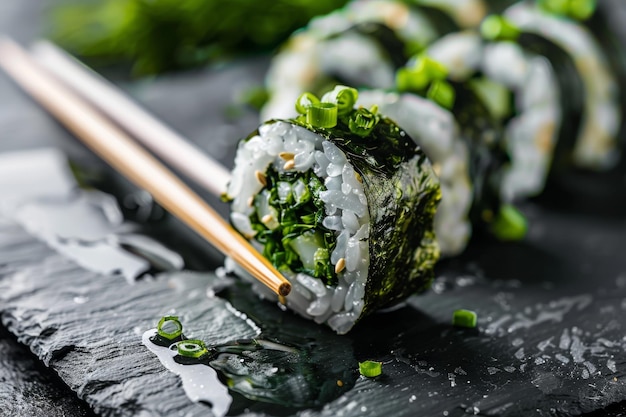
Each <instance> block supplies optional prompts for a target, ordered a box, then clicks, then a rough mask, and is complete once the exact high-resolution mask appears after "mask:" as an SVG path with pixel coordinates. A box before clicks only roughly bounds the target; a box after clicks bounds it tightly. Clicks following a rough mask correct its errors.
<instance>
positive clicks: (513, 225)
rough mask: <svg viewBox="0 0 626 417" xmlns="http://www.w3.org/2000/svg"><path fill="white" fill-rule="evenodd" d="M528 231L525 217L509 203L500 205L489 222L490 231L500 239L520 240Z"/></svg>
mask: <svg viewBox="0 0 626 417" xmlns="http://www.w3.org/2000/svg"><path fill="white" fill-rule="evenodd" d="M527 231H528V221H527V220H526V217H524V215H523V214H522V213H521V212H520V211H519V210H518V209H517V208H515V207H514V206H512V205H511V204H505V205H503V206H502V207H500V211H499V212H498V214H497V215H496V216H495V218H494V219H493V221H492V223H491V232H492V233H493V234H494V235H495V236H496V237H497V238H498V239H500V240H507V241H514V240H521V239H523V238H524V236H526V232H527Z"/></svg>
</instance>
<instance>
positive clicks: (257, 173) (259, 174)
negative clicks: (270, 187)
mask: <svg viewBox="0 0 626 417" xmlns="http://www.w3.org/2000/svg"><path fill="white" fill-rule="evenodd" d="M254 175H255V176H256V179H257V181H259V182H260V183H261V185H262V186H263V187H265V186H266V185H267V178H266V177H265V174H264V173H262V172H261V171H258V170H257V171H254Z"/></svg>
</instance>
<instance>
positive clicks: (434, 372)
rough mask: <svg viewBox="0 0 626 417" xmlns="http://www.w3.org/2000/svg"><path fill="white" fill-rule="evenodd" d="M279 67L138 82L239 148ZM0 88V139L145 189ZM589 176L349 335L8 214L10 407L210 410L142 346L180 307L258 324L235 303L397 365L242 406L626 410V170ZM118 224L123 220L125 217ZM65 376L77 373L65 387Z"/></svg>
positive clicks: (189, 121)
mask: <svg viewBox="0 0 626 417" xmlns="http://www.w3.org/2000/svg"><path fill="white" fill-rule="evenodd" d="M21 4H24V3H23V2H18V1H17V0H11V1H9V2H6V3H4V2H3V5H4V7H5V8H7V9H8V10H9V12H10V13H5V14H3V16H4V19H5V20H6V22H9V26H8V27H9V28H11V27H13V28H14V29H15V28H17V29H20V30H19V31H18V32H16V33H18V34H20V35H21V36H23V38H24V39H28V38H29V37H30V36H31V35H29V34H28V33H26V32H28V31H27V30H26V29H24V28H23V27H22V26H21V25H16V24H14V23H12V22H11V19H10V18H9V17H7V16H10V15H11V13H13V12H11V10H13V11H15V10H19V13H20V14H21V15H24V16H26V17H25V19H26V18H28V19H30V18H31V17H32V16H31V17H28V13H27V12H24V10H26V9H28V8H23V9H22V8H21V7H24V6H21ZM6 22H5V23H6ZM5 26H6V25H5ZM31 29H32V28H31ZM265 66H266V61H265V60H263V59H261V60H251V61H245V62H242V63H239V64H238V65H235V66H233V67H230V68H228V69H214V70H211V71H206V72H198V73H193V74H185V75H183V76H180V77H172V78H165V79H161V80H158V81H156V82H153V83H150V84H141V85H134V86H131V88H132V89H131V91H132V93H133V94H134V95H135V96H136V97H138V98H139V100H140V101H142V102H144V103H145V104H146V105H147V106H148V107H149V108H151V109H152V110H153V111H154V112H155V113H156V114H157V115H158V116H159V117H161V118H163V119H164V120H165V121H166V122H167V123H169V124H171V125H173V126H175V127H177V128H178V129H180V130H181V131H182V133H184V134H185V135H186V136H188V137H189V138H191V139H192V140H194V141H195V142H197V143H199V144H200V145H201V146H203V147H204V148H206V149H208V150H209V151H210V152H217V153H215V154H214V155H215V156H217V157H221V158H223V160H224V161H226V162H227V161H230V160H232V150H233V142H232V141H231V139H232V138H233V137H239V136H242V135H245V134H246V133H247V132H248V131H250V130H252V129H253V128H254V127H255V125H256V116H255V114H254V113H252V112H248V111H245V110H242V111H241V112H240V114H239V115H238V116H239V117H237V118H236V119H230V118H229V117H228V114H229V112H227V111H225V106H228V105H229V104H231V103H233V101H234V98H235V97H236V95H237V94H238V91H241V89H244V88H245V85H242V84H241V83H240V81H241V80H247V82H249V83H254V82H255V80H256V82H259V81H260V80H261V79H262V76H263V73H264V69H265ZM0 91H1V92H2V93H3V94H2V97H3V99H2V100H3V106H2V107H1V108H0V114H1V115H2V117H3V119H2V124H3V127H4V129H5V132H7V133H10V134H7V135H6V136H7V138H8V139H7V141H4V142H3V143H2V145H0V149H2V150H11V149H22V148H26V147H39V146H42V145H44V144H50V143H51V144H54V145H55V146H57V147H60V148H62V149H64V150H65V152H66V154H67V155H69V156H70V158H71V159H72V161H73V162H74V163H76V164H78V166H79V167H80V168H81V170H82V172H83V174H87V180H89V182H91V183H92V184H95V185H97V186H98V187H99V188H101V189H104V190H105V191H107V192H109V193H112V194H113V195H115V196H116V197H118V199H119V200H120V201H121V202H122V203H124V201H127V198H126V197H127V196H128V195H129V194H134V193H135V190H134V189H133V188H132V187H130V186H129V185H128V184H127V183H126V182H125V181H124V180H123V179H121V178H119V177H118V176H117V175H116V174H115V173H112V172H111V171H109V170H107V169H106V167H105V166H104V165H103V164H101V163H100V162H99V161H98V160H97V159H96V158H95V157H93V156H92V155H90V154H89V153H88V152H86V151H85V149H84V148H82V147H81V146H80V145H78V143H77V142H76V141H74V140H73V139H71V138H70V137H68V135H67V134H66V133H65V132H64V131H63V130H62V129H60V128H59V127H58V126H56V125H55V123H54V122H53V121H51V120H50V119H49V118H47V116H46V115H45V114H44V113H43V112H42V111H41V110H40V109H39V108H38V107H37V106H35V105H34V104H32V103H31V102H30V101H29V100H28V99H27V98H25V97H24V96H22V95H21V93H20V92H19V91H17V89H15V88H14V87H13V86H12V85H11V84H10V83H9V82H8V80H7V79H6V77H4V76H3V77H0ZM206 132H211V136H209V135H208V134H207V133H206ZM216 144H221V145H220V146H215V145H216ZM210 145H211V146H210ZM580 179H581V181H580V184H581V185H580V187H582V189H581V190H580V191H581V192H580V193H576V194H573V193H572V192H571V189H572V187H569V188H567V189H565V190H561V191H560V190H553V192H552V193H551V194H550V195H546V196H545V197H543V198H541V199H539V200H538V201H533V202H529V203H528V204H527V205H526V206H524V207H523V210H524V212H525V213H526V214H527V215H528V216H529V218H530V220H531V224H532V226H531V230H530V234H529V236H528V239H527V240H526V241H524V242H522V243H518V244H506V245H503V244H499V243H495V242H492V241H489V240H484V239H478V240H477V241H475V242H473V243H472V246H471V247H470V249H469V250H468V251H467V253H466V254H464V255H463V256H462V257H459V258H456V259H454V260H449V261H446V262H442V263H441V264H440V265H439V268H438V279H437V282H436V283H435V286H434V290H433V291H432V292H430V293H428V294H425V295H423V296H418V297H414V298H412V299H410V300H409V301H408V303H407V304H406V305H405V306H403V307H402V308H399V309H397V310H395V311H391V312H388V313H383V314H378V315H375V316H372V317H370V318H368V319H367V320H365V321H364V322H363V323H362V325H360V326H359V327H357V328H356V329H355V330H354V332H352V333H350V334H349V335H348V336H345V337H338V336H336V335H334V334H332V333H331V332H330V331H328V330H327V329H325V328H321V327H318V326H314V325H312V324H311V323H308V322H306V321H304V320H302V319H300V318H298V317H296V316H294V315H292V314H290V313H288V312H282V311H281V310H280V309H278V308H277V307H276V306H275V305H273V304H271V303H265V302H260V301H258V300H257V299H256V298H255V297H254V296H253V295H252V294H251V293H250V291H249V290H248V289H247V287H245V286H234V287H230V288H229V289H228V290H225V291H222V292H220V293H218V295H217V296H215V297H205V296H204V293H205V292H204V289H205V288H206V287H207V286H210V285H211V283H214V282H215V279H216V278H215V277H214V276H213V275H211V274H201V275H198V274H193V273H192V274H187V275H186V278H183V279H182V280H181V278H177V277H176V275H178V274H179V273H178V272H173V273H172V272H170V273H167V274H163V273H161V274H160V273H159V270H158V268H155V267H152V266H150V265H148V267H147V269H146V271H145V272H147V273H149V274H151V275H156V278H155V279H150V278H148V277H146V276H144V278H143V279H142V280H140V281H139V282H138V283H136V284H134V285H130V284H129V283H128V282H127V280H126V279H125V278H124V277H123V276H122V275H119V274H98V273H95V272H93V271H92V270H90V269H89V268H88V267H85V266H80V265H77V264H76V263H75V262H74V261H72V260H71V259H68V258H67V257H66V256H64V255H63V254H59V253H58V252H57V251H55V250H54V249H52V248H50V247H49V246H48V245H46V244H45V243H43V242H42V240H41V239H38V238H36V237H33V234H37V233H35V232H33V231H31V232H27V231H25V230H24V228H23V226H20V225H19V224H16V222H15V221H12V220H8V219H7V218H6V216H5V217H3V219H2V220H1V221H0V259H1V260H0V299H1V300H2V301H1V302H0V318H1V319H2V323H3V326H4V329H9V330H10V331H11V333H12V334H14V335H15V336H16V337H17V340H18V341H19V343H21V344H17V343H16V342H15V339H14V338H13V336H9V335H7V334H6V333H0V342H1V344H0V346H2V347H3V348H5V349H8V350H7V351H8V352H9V354H10V356H5V362H4V364H3V366H2V367H1V368H0V380H2V381H8V380H11V381H14V383H11V384H3V389H2V390H0V405H2V406H3V408H2V410H3V411H8V410H17V411H16V413H17V414H20V413H21V414H22V415H51V416H54V415H70V416H82V415H89V414H90V410H88V408H87V406H86V405H85V403H82V402H80V401H78V400H73V399H68V400H61V399H60V398H61V397H63V396H65V395H67V393H68V387H69V389H71V391H73V392H74V393H76V394H77V395H78V397H80V398H81V399H83V400H84V401H86V404H88V405H89V407H91V408H92V409H93V411H95V413H96V414H98V415H106V416H109V415H134V416H144V415H159V414H162V415H186V414H187V415H206V414H207V413H208V408H207V406H205V405H200V404H193V403H191V402H190V401H189V400H188V399H187V397H186V396H185V395H184V392H183V390H182V388H181V385H180V380H179V379H178V377H176V376H174V375H173V374H171V373H169V372H168V371H166V370H164V368H163V367H162V366H161V365H160V363H159V362H158V360H156V359H155V357H154V356H152V355H151V354H150V353H149V352H148V351H147V350H146V349H145V348H143V347H142V345H141V333H142V331H143V330H147V329H149V328H150V327H153V326H154V325H155V322H156V320H158V318H159V317H160V315H162V314H165V313H168V312H172V311H176V312H177V313H178V314H180V315H181V316H182V318H183V321H184V323H185V325H186V328H187V329H189V332H190V333H191V335H193V336H197V337H202V338H204V339H205V340H207V341H208V342H214V343H218V342H225V341H228V340H232V339H233V338H234V337H239V336H241V337H246V336H249V335H250V334H252V333H254V332H253V331H252V330H251V328H252V327H251V326H250V324H249V323H247V322H245V320H242V319H241V317H239V316H237V315H236V314H234V313H233V311H234V310H232V309H230V308H228V307H225V306H226V305H227V302H228V303H230V304H232V306H234V309H235V310H237V311H241V312H243V313H245V314H247V315H248V317H250V318H251V319H252V320H253V321H254V322H255V323H256V325H257V326H260V328H261V330H262V331H263V332H264V334H267V335H269V336H271V337H273V338H274V339H277V340H279V341H280V340H283V341H285V342H286V341H290V342H293V337H294V336H293V334H294V331H295V330H294V329H298V330H300V331H302V333H303V334H305V335H306V336H307V337H308V338H309V339H310V340H309V342H310V341H313V342H315V343H317V344H318V346H323V347H324V348H325V349H330V354H332V349H336V352H337V355H336V356H337V357H338V358H339V359H340V365H339V366H340V367H341V366H343V367H344V368H345V369H346V370H348V369H351V367H354V364H355V362H356V361H359V360H364V359H374V360H380V361H383V362H384V374H383V376H382V377H380V378H378V379H374V380H368V379H364V378H358V377H357V376H356V375H355V374H352V375H353V380H350V379H349V378H346V382H347V384H346V390H345V392H344V393H343V394H342V395H340V396H339V397H337V398H335V399H334V400H332V401H329V402H328V403H327V404H326V405H323V406H319V407H314V408H310V409H309V408H302V407H300V408H297V407H285V406H275V405H267V404H263V403H254V402H250V401H247V400H245V399H244V398H242V397H237V396H236V394H233V395H235V397H236V398H235V399H236V401H235V403H234V406H233V408H231V414H233V415H246V416H256V415H301V416H315V415H325V416H335V415H345V416H351V415H372V416H382V415H386V414H387V415H394V416H395V415H407V416H413V415H433V416H440V415H450V416H454V415H464V414H470V415H471V414H480V415H502V416H505V415H506V416H518V415H577V414H585V413H591V415H613V416H618V415H623V414H624V413H626V387H624V383H623V378H624V369H625V368H624V367H625V366H626V352H625V348H626V339H625V337H626V332H625V331H624V320H623V316H624V312H626V260H625V259H624V258H623V257H622V256H621V255H622V252H623V248H624V244H625V243H626V234H625V232H626V222H625V215H624V213H626V211H625V210H624V209H626V207H625V206H624V204H623V200H624V199H623V196H624V195H626V194H625V193H624V191H625V190H624V181H623V178H622V175H621V174H619V173H614V174H613V175H609V176H606V175H605V176H595V178H594V177H589V176H587V175H584V176H581V178H580ZM5 180H7V179H6V178H5ZM9 180H10V179H9ZM606 184H609V186H606ZM597 185H602V187H598V186H597ZM51 191H54V190H51ZM69 192H70V195H74V196H75V195H76V194H71V191H69ZM67 193H68V190H66V189H64V190H63V191H61V192H59V193H58V194H55V193H54V192H53V193H52V194H54V195H56V197H54V195H53V197H54V198H53V200H54V199H55V198H56V200H55V201H56V202H57V203H58V202H59V199H60V200H63V199H65V198H68V194H67ZM35 197H38V196H37V195H35ZM39 197H41V196H39ZM48 198H50V196H49V197H48ZM2 201H3V202H4V201H5V200H4V199H3V200H2ZM48 203H49V200H48ZM213 204H216V205H217V202H215V201H213ZM124 213H125V215H126V216H127V217H128V218H129V219H131V220H134V221H140V222H144V223H145V224H143V225H140V226H139V227H138V229H136V230H135V231H136V232H137V233H139V234H140V235H149V236H152V237H153V238H155V239H157V240H160V241H162V242H163V243H164V244H165V245H166V246H169V247H170V248H176V251H177V252H180V253H182V254H183V255H184V257H185V260H186V264H187V268H190V269H193V270H211V269H213V268H215V267H216V266H217V265H218V264H219V260H218V259H217V258H216V257H215V255H214V254H211V252H210V250H209V249H208V248H207V246H206V245H205V244H203V243H202V242H201V241H200V240H199V239H197V238H195V237H194V236H193V234H192V233H190V232H189V231H187V230H186V229H184V228H183V227H182V226H181V225H180V224H179V223H178V222H177V221H175V220H173V219H171V218H168V217H166V218H165V219H162V220H159V216H158V214H157V215H156V216H155V218H150V216H148V218H146V217H145V216H142V215H139V214H138V212H137V210H132V209H127V210H124ZM112 231H113V232H116V233H122V234H123V231H122V232H120V231H119V230H117V229H116V227H113V230H112ZM207 254H208V255H207ZM116 269H118V268H116V267H115V266H113V267H112V268H111V271H115V270H116ZM183 284H184V285H183ZM457 308H469V309H473V310H475V311H477V313H478V315H479V326H478V328H477V329H475V330H463V329H456V328H453V327H452V326H451V325H450V319H451V314H452V312H453V311H454V310H455V309H457ZM215 317H220V320H217V321H216V320H215ZM224 323H228V324H229V325H228V327H225V326H223V324H224ZM3 331H4V330H3ZM25 347H27V348H25ZM28 349H30V350H31V351H32V352H34V354H35V355H36V358H38V362H39V365H37V364H35V362H34V357H33V356H31V355H30V353H29V352H28ZM41 364H44V365H46V366H48V368H45V369H44V368H43V367H42V366H41ZM16 370H17V372H16ZM54 374H58V377H56V376H55V375H54ZM347 375H350V372H348V374H347ZM59 378H60V379H59ZM60 381H63V383H64V384H66V385H67V387H59V383H60ZM31 382H32V384H31V385H28V384H29V383H31ZM352 384H354V385H352ZM11 407H13V408H11ZM55 413H56V414H55Z"/></svg>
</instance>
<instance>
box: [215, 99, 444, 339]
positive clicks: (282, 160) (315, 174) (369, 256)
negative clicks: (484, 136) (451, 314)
mask: <svg viewBox="0 0 626 417" xmlns="http://www.w3.org/2000/svg"><path fill="white" fill-rule="evenodd" d="M356 98H357V93H356V90H354V89H351V88H345V87H337V88H335V90H333V91H332V92H330V93H328V94H326V95H324V97H323V98H322V100H321V102H320V101H319V100H318V99H317V98H316V97H315V96H313V95H311V94H305V95H303V96H302V97H301V98H300V99H299V101H298V104H297V108H298V110H299V112H300V113H301V116H299V117H297V118H295V119H288V120H273V121H269V122H266V123H264V124H263V125H261V126H260V127H259V129H258V130H257V131H255V132H254V133H253V134H251V135H250V136H249V137H248V138H247V139H245V140H243V141H241V143H240V144H239V147H238V150H237V155H236V158H235V164H234V168H233V175H232V180H231V183H230V184H229V186H228V190H227V195H226V198H227V199H228V200H229V201H230V202H231V222H232V224H233V225H234V227H235V228H236V229H237V230H239V232H240V233H242V234H243V235H244V236H245V237H246V238H248V239H249V240H250V241H251V242H252V244H253V245H254V246H255V247H256V248H257V249H258V250H259V251H260V252H261V253H263V254H264V256H266V257H267V258H268V259H270V260H271V262H272V263H273V264H274V265H275V266H276V267H277V268H278V269H279V270H280V271H281V272H282V273H283V274H284V275H285V277H286V278H287V279H288V280H289V281H290V282H291V284H292V292H291V294H290V295H289V296H288V297H287V298H286V299H284V300H283V302H284V303H285V304H286V306H287V307H288V308H290V309H292V310H294V311H296V312H297V313H299V314H300V315H302V316H304V317H307V318H310V319H313V320H315V321H316V322H318V323H326V324H328V325H329V326H330V327H331V328H332V329H333V330H335V331H336V332H338V333H346V332H347V331H349V330H350V329H351V328H352V327H353V325H354V324H355V323H356V322H357V321H358V320H359V319H360V318H362V317H363V316H365V315H367V314H368V313H371V312H373V311H375V310H377V309H380V308H382V307H386V306H390V305H393V304H394V303H397V302H398V301H400V300H402V299H404V298H406V297H407V296H409V295H411V294H413V293H415V292H420V291H423V290H425V289H426V288H428V287H429V285H430V282H431V280H432V278H433V270H432V269H433V266H434V264H435V262H436V261H437V259H438V257H439V249H438V245H437V242H436V239H435V235H434V232H433V217H434V214H435V211H436V208H437V203H438V201H439V199H440V195H441V193H440V188H439V181H438V179H437V176H436V175H435V173H434V171H433V168H432V166H431V164H430V162H429V160H428V159H427V157H426V156H425V155H424V153H423V152H422V150H421V149H420V148H418V147H417V146H416V145H415V143H414V142H413V141H412V140H411V138H410V137H409V135H408V134H407V133H406V132H405V131H404V130H402V129H401V128H399V127H398V126H397V125H396V124H395V123H394V122H392V121H391V120H390V119H387V118H386V117H384V116H382V115H380V114H378V113H377V111H376V108H373V109H371V110H367V109H365V108H359V109H355V108H354V107H353V106H354V103H355V101H356ZM242 275H245V274H243V273H242ZM251 281H255V280H254V279H251ZM258 290H259V292H261V293H264V294H266V295H267V296H268V297H271V298H274V297H275V294H273V293H272V294H270V293H268V292H266V291H267V290H266V289H264V288H261V287H260V286H259V288H258Z"/></svg>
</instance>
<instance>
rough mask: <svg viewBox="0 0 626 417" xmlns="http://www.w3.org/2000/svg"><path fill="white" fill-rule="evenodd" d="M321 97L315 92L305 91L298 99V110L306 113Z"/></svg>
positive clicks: (300, 112)
mask: <svg viewBox="0 0 626 417" xmlns="http://www.w3.org/2000/svg"><path fill="white" fill-rule="evenodd" d="M319 102H320V99H319V98H317V97H316V96H315V95H314V94H312V93H309V92H305V93H302V94H300V97H298V99H297V100H296V111H297V112H298V113H299V114H306V111H307V109H308V108H309V107H311V106H313V105H316V104H319Z"/></svg>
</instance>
